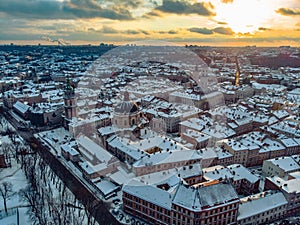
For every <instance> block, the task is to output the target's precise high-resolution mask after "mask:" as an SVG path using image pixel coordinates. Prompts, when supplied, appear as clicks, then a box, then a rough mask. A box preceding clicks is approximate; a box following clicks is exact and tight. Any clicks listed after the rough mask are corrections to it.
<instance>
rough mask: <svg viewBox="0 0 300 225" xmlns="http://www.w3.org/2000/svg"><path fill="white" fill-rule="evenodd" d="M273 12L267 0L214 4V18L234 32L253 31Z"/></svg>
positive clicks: (244, 0)
mask: <svg viewBox="0 0 300 225" xmlns="http://www.w3.org/2000/svg"><path fill="white" fill-rule="evenodd" d="M273 12H274V9H273V7H272V5H271V3H270V1H268V0H234V1H233V2H232V3H227V4H218V5H217V6H216V14H217V16H216V19H217V20H218V21H223V22H226V23H227V24H228V26H229V27H230V28H231V29H232V30H233V31H234V32H235V33H254V32H255V31H256V30H258V28H259V27H262V26H264V25H265V23H266V21H267V20H268V19H269V18H270V17H271V16H272V14H273Z"/></svg>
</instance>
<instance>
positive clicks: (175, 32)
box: [168, 30, 178, 34]
mask: <svg viewBox="0 0 300 225" xmlns="http://www.w3.org/2000/svg"><path fill="white" fill-rule="evenodd" d="M177 33H178V31H176V30H169V31H168V34H177Z"/></svg>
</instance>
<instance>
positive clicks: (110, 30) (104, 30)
mask: <svg viewBox="0 0 300 225" xmlns="http://www.w3.org/2000/svg"><path fill="white" fill-rule="evenodd" d="M99 32H100V33H103V34H118V33H120V32H119V31H118V30H116V29H114V28H112V27H109V26H103V27H102V28H101V30H99Z"/></svg>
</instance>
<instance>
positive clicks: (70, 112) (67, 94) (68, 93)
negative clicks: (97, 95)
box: [63, 77, 77, 130]
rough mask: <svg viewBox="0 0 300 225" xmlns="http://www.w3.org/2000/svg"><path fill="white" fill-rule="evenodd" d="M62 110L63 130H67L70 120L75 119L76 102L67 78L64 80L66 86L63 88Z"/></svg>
mask: <svg viewBox="0 0 300 225" xmlns="http://www.w3.org/2000/svg"><path fill="white" fill-rule="evenodd" d="M64 108H65V115H64V121H63V126H64V128H65V129H67V130H69V129H68V128H69V127H68V125H69V123H70V122H71V120H72V118H75V117H77V102H76V98H75V90H74V88H73V87H72V85H71V82H70V78H69V77H67V79H66V85H65V88H64Z"/></svg>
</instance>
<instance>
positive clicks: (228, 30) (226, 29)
mask: <svg viewBox="0 0 300 225" xmlns="http://www.w3.org/2000/svg"><path fill="white" fill-rule="evenodd" d="M188 31H190V32H193V33H199V34H205V35H209V34H214V33H215V34H223V35H232V34H234V32H233V30H232V29H231V28H229V27H216V28H214V29H208V28H206V27H203V28H198V27H192V28H190V29H188Z"/></svg>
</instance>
